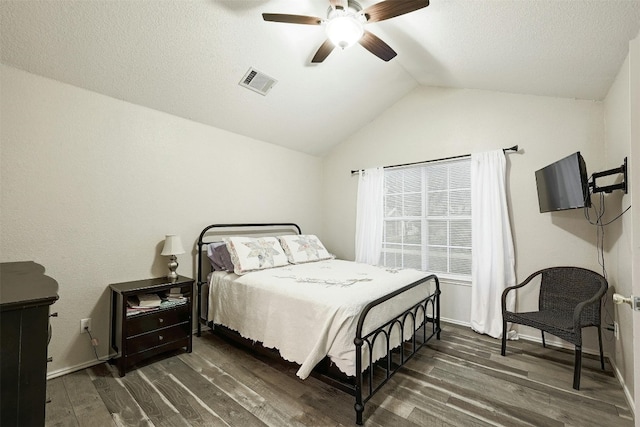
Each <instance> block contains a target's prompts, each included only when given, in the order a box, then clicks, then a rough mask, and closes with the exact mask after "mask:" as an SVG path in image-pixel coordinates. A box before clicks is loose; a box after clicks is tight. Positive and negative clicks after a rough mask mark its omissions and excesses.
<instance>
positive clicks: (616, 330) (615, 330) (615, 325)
mask: <svg viewBox="0 0 640 427" xmlns="http://www.w3.org/2000/svg"><path fill="white" fill-rule="evenodd" d="M613 336H614V337H616V339H617V340H619V339H620V329H619V328H618V322H613Z"/></svg>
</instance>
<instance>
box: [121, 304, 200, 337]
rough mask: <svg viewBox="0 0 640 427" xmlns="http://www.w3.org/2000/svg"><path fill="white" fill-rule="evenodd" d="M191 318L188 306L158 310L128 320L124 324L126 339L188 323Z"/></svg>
mask: <svg viewBox="0 0 640 427" xmlns="http://www.w3.org/2000/svg"><path fill="white" fill-rule="evenodd" d="M190 317H191V308H190V304H184V305H181V306H178V307H175V308H171V309H167V310H160V311H157V312H154V313H149V314H143V315H140V316H136V317H134V318H131V319H128V321H127V324H126V338H129V337H133V336H136V335H140V334H144V333H146V332H151V331H154V330H156V329H160V328H167V327H169V326H172V325H176V324H178V323H182V322H188V321H189V319H190Z"/></svg>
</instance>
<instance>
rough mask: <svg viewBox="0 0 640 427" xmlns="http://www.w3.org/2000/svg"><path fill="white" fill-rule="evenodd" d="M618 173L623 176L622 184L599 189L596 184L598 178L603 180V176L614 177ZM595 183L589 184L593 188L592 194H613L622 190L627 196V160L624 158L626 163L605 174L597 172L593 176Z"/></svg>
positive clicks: (604, 172)
mask: <svg viewBox="0 0 640 427" xmlns="http://www.w3.org/2000/svg"><path fill="white" fill-rule="evenodd" d="M616 173H621V174H622V182H620V183H618V184H612V185H605V186H604V187H598V185H597V184H596V178H601V177H603V176H609V175H614V174H616ZM591 176H592V177H593V181H591V182H590V183H589V186H590V187H591V188H592V193H594V194H595V193H607V194H609V193H611V192H612V191H614V190H622V191H624V193H625V194H627V158H626V157H625V158H624V163H623V164H622V166H620V167H619V168H614V169H609V170H606V171H603V172H595V173H594V174H593V175H591Z"/></svg>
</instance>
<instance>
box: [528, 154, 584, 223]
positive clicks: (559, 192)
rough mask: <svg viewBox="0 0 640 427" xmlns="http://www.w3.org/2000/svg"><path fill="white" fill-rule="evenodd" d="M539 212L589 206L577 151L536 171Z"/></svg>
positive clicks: (580, 158) (580, 159) (582, 169)
mask: <svg viewBox="0 0 640 427" xmlns="http://www.w3.org/2000/svg"><path fill="white" fill-rule="evenodd" d="M536 185H537V187H538V204H539V205H540V212H553V211H561V210H565V209H577V208H583V207H585V206H586V207H589V206H591V198H590V197H589V181H588V177H587V167H586V165H585V163H584V159H583V158H582V156H581V155H580V152H579V151H578V152H577V153H573V154H571V155H570V156H567V157H565V158H564V159H560V160H558V161H557V162H554V163H551V164H550V165H549V166H546V167H544V168H542V169H540V170H537V171H536Z"/></svg>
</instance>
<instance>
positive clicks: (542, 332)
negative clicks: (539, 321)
mask: <svg viewBox="0 0 640 427" xmlns="http://www.w3.org/2000/svg"><path fill="white" fill-rule="evenodd" d="M540 333H541V334H542V346H543V347H547V345H546V343H545V342H544V331H540Z"/></svg>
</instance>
